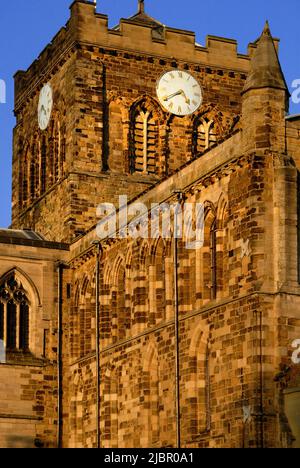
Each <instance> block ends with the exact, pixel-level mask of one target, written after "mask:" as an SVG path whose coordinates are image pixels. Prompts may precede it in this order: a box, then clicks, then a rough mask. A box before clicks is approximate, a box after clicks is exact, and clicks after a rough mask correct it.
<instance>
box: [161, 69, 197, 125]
mask: <svg viewBox="0 0 300 468" xmlns="http://www.w3.org/2000/svg"><path fill="white" fill-rule="evenodd" d="M157 97H158V99H159V101H160V103H161V105H162V106H163V108H164V109H165V110H166V111H168V112H171V113H172V114H175V115H179V116H183V115H190V114H193V113H194V112H195V111H196V110H197V109H198V108H199V107H200V106H201V104H202V101H203V96H202V90H201V86H200V84H199V83H198V81H197V80H196V79H195V78H194V77H193V76H192V75H191V74H190V73H188V72H186V71H181V70H172V71H169V72H167V73H165V74H164V75H163V76H162V77H161V78H160V79H159V81H158V83H157Z"/></svg>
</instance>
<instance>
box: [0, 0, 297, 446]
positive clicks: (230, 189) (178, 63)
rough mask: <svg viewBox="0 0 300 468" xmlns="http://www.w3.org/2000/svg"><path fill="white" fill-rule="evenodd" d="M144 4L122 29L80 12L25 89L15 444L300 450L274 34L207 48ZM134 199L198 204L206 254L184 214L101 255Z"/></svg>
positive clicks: (290, 142) (285, 166)
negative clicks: (241, 49)
mask: <svg viewBox="0 0 300 468" xmlns="http://www.w3.org/2000/svg"><path fill="white" fill-rule="evenodd" d="M144 3H145V2H144V1H142V0H140V1H139V2H138V11H137V13H136V14H135V15H133V16H132V17H130V18H127V19H121V20H120V23H119V24H118V25H117V26H115V27H114V28H109V27H108V18H107V16H105V15H102V14H99V13H97V12H96V10H95V3H94V2H90V1H84V0H76V1H74V2H73V4H72V5H71V7H70V9H71V14H70V19H69V21H68V22H67V24H66V26H65V27H64V28H62V29H61V30H60V31H59V32H58V34H57V35H56V36H55V37H54V38H53V40H52V42H51V43H50V44H49V45H48V46H47V47H46V48H45V49H44V51H43V52H42V53H41V54H40V56H39V57H38V59H37V60H36V61H35V62H34V63H33V64H32V65H31V66H30V67H29V69H28V70H27V71H22V72H18V73H17V74H16V77H15V92H16V102H15V113H16V118H17V124H16V128H15V131H14V155H13V228H14V229H12V230H0V342H1V343H0V344H1V345H2V346H3V347H6V351H7V358H8V361H6V362H2V361H1V356H0V377H1V379H3V381H5V382H6V381H7V382H8V381H9V382H10V387H9V389H8V390H7V389H6V388H5V386H0V442H1V440H2V441H4V443H3V444H6V446H13V445H14V444H17V443H19V442H20V441H21V442H20V443H23V445H24V444H25V443H26V446H33V445H35V446H40V447H41V446H44V447H57V446H59V447H72V448H73V447H76V448H83V447H84V448H92V447H94V448H96V447H99V448H108V449H114V448H131V447H154V448H171V447H174V448H175V447H176V448H177V447H182V448H191V449H194V448H225V447H228V448H229V447H230V448H254V447H257V448H258V447H260V448H271V447H292V446H295V447H296V446H298V447H299V446H300V435H299V434H300V428H299V418H298V419H297V418H295V415H297V414H299V406H300V405H299V393H300V392H299V386H300V377H299V376H300V373H299V350H298V346H299V336H300V315H299V311H300V299H299V298H300V286H299V284H300V266H299V265H300V261H299V257H300V249H299V245H300V229H299V219H300V209H299V207H300V195H299V194H300V189H299V187H300V184H299V179H300V178H299V170H300V149H299V134H300V119H299V116H289V115H287V112H288V98H289V94H288V89H287V85H286V82H285V79H284V75H283V72H282V69H281V66H280V62H279V58H278V40H276V39H275V38H273V37H272V34H271V31H270V28H269V25H268V24H266V25H265V28H264V30H263V33H262V35H261V36H260V38H259V39H258V40H257V41H255V42H254V43H251V44H249V49H248V53H247V54H245V55H243V54H240V53H238V51H237V42H236V41H234V40H232V39H225V38H221V37H216V36H208V37H207V40H206V44H205V45H200V44H198V43H197V42H196V40H195V34H194V33H193V32H190V31H186V30H181V29H174V28H172V27H169V26H166V25H164V24H162V23H161V22H159V21H158V20H156V19H154V18H152V17H150V16H149V15H148V14H147V10H146V8H145V4H144ZM119 195H127V196H128V198H129V200H130V201H129V207H128V208H129V209H135V208H136V207H137V205H138V206H141V204H142V203H143V207H145V209H146V210H147V214H148V219H151V217H152V212H153V210H152V204H153V203H154V204H155V207H156V208H157V212H158V216H160V221H162V220H163V216H164V213H165V212H164V208H165V207H166V206H168V207H170V206H172V205H174V204H177V203H178V198H180V200H181V201H182V202H186V203H188V204H189V206H191V205H192V206H195V205H196V204H198V205H201V206H202V207H204V227H203V230H201V234H202V238H203V244H201V248H198V247H199V245H198V243H197V242H195V243H192V244H193V246H194V247H195V246H196V247H197V248H190V247H191V244H190V243H188V245H187V243H186V242H185V241H186V239H185V236H186V237H188V236H187V234H189V233H190V232H194V231H195V227H197V226H198V224H197V222H196V219H195V216H193V215H191V216H189V217H188V220H187V221H188V222H187V223H186V224H187V226H185V233H184V236H183V238H182V239H175V236H174V234H173V233H174V231H175V228H174V218H172V216H170V225H169V227H170V229H169V231H168V236H164V234H165V233H161V232H159V229H157V230H156V231H155V235H152V236H148V237H147V238H144V237H143V236H134V235H131V234H132V231H130V229H128V236H127V237H124V232H125V229H124V230H123V229H122V230H121V231H120V232H117V234H118V235H117V236H116V237H114V238H113V239H112V238H109V237H107V238H105V239H101V241H99V238H98V236H97V230H96V229H95V227H96V224H97V217H96V211H97V206H98V205H99V204H100V203H102V202H109V203H114V204H116V205H117V204H118V197H119ZM179 195H180V197H179ZM182 205H183V206H182V208H183V209H185V206H186V205H185V206H184V203H182ZM177 206H178V205H177ZM171 218H172V219H171ZM146 219H147V216H145V217H144V218H143V222H146ZM158 224H159V223H158ZM129 227H132V226H129ZM29 229H31V230H29ZM34 231H35V232H34ZM24 367H26V372H25V371H24ZM20 395H21V396H20ZM1 405H2V406H1ZM12 420H14V421H15V422H14V423H13V424H14V425H12V424H11V421H12ZM24 421H25V422H24ZM27 421H31V423H30V425H29V423H28V424H27ZM25 424H27V433H26V434H25V436H26V437H25V438H24V425H25ZM16 435H17V440H16ZM19 435H20V436H21V438H20V439H19Z"/></svg>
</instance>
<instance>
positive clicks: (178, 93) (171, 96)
mask: <svg viewBox="0 0 300 468" xmlns="http://www.w3.org/2000/svg"><path fill="white" fill-rule="evenodd" d="M182 93H183V91H182V89H180V90H179V91H176V93H173V94H170V95H169V96H164V97H163V100H164V101H169V100H170V99H172V98H173V97H175V96H180V95H181V94H182Z"/></svg>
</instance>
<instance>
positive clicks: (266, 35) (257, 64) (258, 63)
mask: <svg viewBox="0 0 300 468" xmlns="http://www.w3.org/2000/svg"><path fill="white" fill-rule="evenodd" d="M261 88H276V89H283V90H286V91H288V88H287V84H286V81H285V78H284V75H283V72H282V69H281V65H280V62H279V58H278V54H277V51H276V48H275V45H274V39H273V37H272V34H271V31H270V26H269V23H268V21H267V22H266V24H265V27H264V30H263V32H262V35H261V36H260V38H259V40H258V42H257V47H256V50H255V51H254V53H253V56H252V59H251V65H250V73H249V76H248V78H247V81H246V83H245V87H244V91H243V93H245V92H247V91H249V90H250V89H261Z"/></svg>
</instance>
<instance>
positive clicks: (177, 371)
mask: <svg viewBox="0 0 300 468" xmlns="http://www.w3.org/2000/svg"><path fill="white" fill-rule="evenodd" d="M175 193H176V195H177V201H178V204H177V205H176V207H175V211H174V243H173V244H174V254H173V260H174V309H175V310H174V313H175V317H174V322H175V391H176V396H175V400H176V401H175V404H176V448H178V449H180V448H181V415H180V351H179V295H178V239H177V231H178V218H177V217H178V211H179V209H178V208H179V206H180V203H181V202H182V199H183V194H182V192H181V191H176V192H175Z"/></svg>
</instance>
